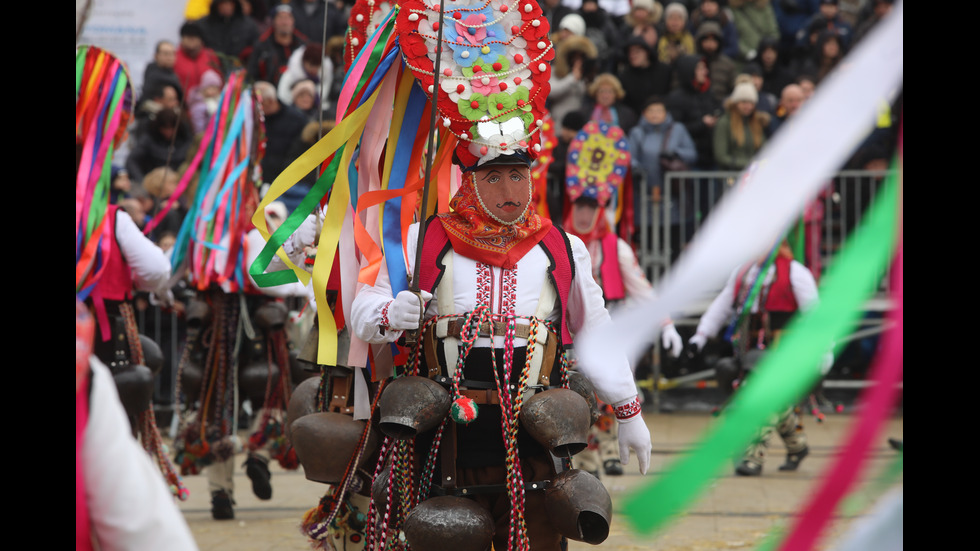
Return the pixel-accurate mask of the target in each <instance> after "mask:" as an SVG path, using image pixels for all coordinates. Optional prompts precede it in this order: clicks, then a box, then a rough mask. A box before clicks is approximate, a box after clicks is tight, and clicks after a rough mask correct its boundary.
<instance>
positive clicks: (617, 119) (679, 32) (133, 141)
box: [113, 0, 901, 223]
mask: <svg viewBox="0 0 980 551" xmlns="http://www.w3.org/2000/svg"><path fill="white" fill-rule="evenodd" d="M539 1H540V3H541V7H542V10H543V11H544V15H545V17H546V18H547V19H548V21H549V22H550V24H551V29H552V35H551V36H552V40H553V42H554V46H555V51H556V57H555V60H554V62H553V67H552V77H551V79H552V80H551V94H550V95H549V98H548V104H547V107H548V109H549V111H550V115H551V117H552V118H553V120H554V123H555V127H556V130H557V134H558V136H559V137H560V139H559V150H558V151H557V154H556V155H555V156H554V158H555V162H554V163H553V164H552V165H551V167H550V171H549V187H550V188H552V189H551V190H549V197H552V198H554V197H559V196H560V195H561V193H562V190H563V188H564V174H565V168H566V167H565V158H564V154H563V153H562V151H564V149H565V148H567V145H568V141H569V139H570V137H571V136H574V135H575V133H576V132H578V131H579V130H580V129H581V128H582V127H583V126H584V125H585V124H586V123H587V122H588V121H589V120H591V119H596V120H602V121H604V122H608V123H610V124H614V125H617V126H620V127H621V128H622V129H623V131H624V133H625V134H626V135H627V136H628V137H629V142H630V148H631V153H632V164H633V166H634V171H635V176H634V178H633V181H634V184H635V185H636V183H637V182H638V181H639V180H640V179H641V178H646V179H647V183H648V185H649V186H650V187H652V188H656V187H658V186H660V185H661V182H662V181H663V174H662V173H661V171H662V168H661V163H660V162H659V157H660V155H662V154H666V155H668V156H672V157H674V158H679V159H680V160H681V161H683V163H684V164H685V165H686V166H687V167H688V168H689V169H690V170H696V171H737V170H741V169H743V168H745V166H746V165H747V163H748V162H749V161H750V160H751V159H752V156H753V155H754V154H755V153H756V152H758V151H759V150H760V149H761V148H762V147H763V146H764V144H765V143H766V142H767V141H768V140H771V139H772V137H773V135H774V134H775V133H776V132H777V131H778V129H779V128H780V126H781V124H782V123H783V122H784V121H785V120H786V118H787V117H788V116H789V115H790V114H792V113H794V112H795V111H796V110H798V109H799V108H800V106H801V105H802V104H803V103H804V102H805V101H806V99H807V98H808V97H809V96H810V95H811V94H812V93H813V91H814V89H815V88H816V87H818V86H820V83H821V82H822V81H823V79H825V78H826V77H827V75H828V74H830V72H831V71H832V70H833V69H834V67H836V65H837V64H838V63H839V62H840V60H841V59H842V58H843V57H844V56H845V55H846V54H847V52H849V51H850V50H851V49H852V48H854V46H855V45H856V44H858V43H859V42H860V41H861V40H862V38H863V37H864V36H865V35H866V34H867V32H868V30H869V29H871V28H872V27H873V26H874V24H875V23H876V22H877V21H878V20H880V19H881V18H882V17H884V16H885V15H886V14H887V13H888V10H889V9H890V8H891V5H892V3H893V0H673V1H670V0H668V1H667V2H666V3H661V2H660V1H658V0H539ZM352 3H353V0H330V1H327V0H286V1H282V0H212V2H211V4H210V9H209V11H208V13H207V14H206V15H204V16H203V17H200V18H197V19H193V20H186V21H184V22H183V24H182V25H181V27H180V28H179V29H174V39H173V40H163V41H161V42H159V43H158V44H157V45H156V50H155V53H154V58H153V62H152V63H150V64H149V65H147V67H146V70H145V73H144V75H143V85H142V89H141V90H140V91H139V94H138V98H137V103H136V108H135V117H134V122H133V126H132V127H131V131H130V138H129V142H128V150H129V154H128V156H127V158H126V159H125V163H124V164H122V165H120V166H117V167H114V169H113V170H114V174H120V175H122V176H123V177H124V179H121V180H120V182H122V183H121V184H120V188H119V189H114V192H113V199H114V200H117V201H124V200H127V199H130V200H131V201H129V203H128V205H129V206H130V208H131V210H130V212H133V210H132V209H136V205H145V206H147V208H148V211H147V212H145V213H143V214H144V215H143V216H141V217H138V220H137V222H138V223H141V222H142V221H143V220H144V219H148V218H149V217H151V216H152V214H153V213H154V211H155V210H156V209H158V208H159V207H160V204H161V202H162V200H165V199H166V198H163V199H161V198H160V197H158V195H159V194H153V193H147V192H146V190H147V189H151V188H152V189H159V188H160V187H161V186H160V183H159V182H148V181H146V180H147V178H151V175H154V176H152V177H153V178H158V177H160V176H159V175H161V174H173V173H176V174H178V175H180V174H181V171H182V169H183V168H184V167H186V164H187V162H188V161H189V160H190V159H191V158H192V156H193V153H194V151H195V149H196V148H197V147H198V146H199V141H200V139H201V136H202V134H203V132H204V129H205V127H206V123H207V121H208V119H209V118H210V117H211V116H212V115H213V114H214V113H215V110H216V108H217V106H218V97H219V95H220V90H221V87H222V86H223V83H224V82H225V80H226V79H227V76H228V75H229V74H230V72H231V71H235V70H244V71H245V73H246V75H247V78H248V79H249V81H250V82H252V83H254V84H255V90H256V92H257V94H258V96H259V98H260V101H261V104H262V109H263V112H264V117H265V124H266V136H267V139H268V143H267V147H266V151H265V157H264V161H263V163H262V174H263V180H264V183H270V182H272V181H273V180H274V179H275V178H276V176H278V175H279V173H280V172H281V171H282V170H283V169H284V168H285V167H287V166H288V165H289V164H290V163H291V162H292V160H294V159H295V158H296V157H298V156H299V155H300V154H301V153H302V152H304V151H305V150H306V149H307V148H308V147H309V146H310V145H312V143H314V142H315V141H316V140H317V139H318V138H319V137H320V136H322V135H323V134H324V133H326V132H327V131H329V129H330V127H331V125H332V121H333V119H334V117H335V113H334V105H335V102H336V99H337V97H338V95H339V90H340V85H341V84H342V79H343V70H344V67H343V45H344V34H345V31H346V26H347V19H348V16H349V13H350V9H351V7H352ZM324 15H326V18H325V17H324ZM900 101H901V94H900V93H899V94H898V95H897V98H896V100H895V102H893V103H892V104H891V105H889V106H886V107H887V108H889V109H891V110H893V111H895V110H897V109H899V108H900ZM896 118H897V117H893V118H892V119H893V120H894V119H896ZM896 134H897V132H896V129H895V128H884V129H878V130H876V131H875V132H873V133H872V134H871V135H870V136H869V138H868V140H866V141H865V143H864V144H862V145H861V147H860V148H859V149H858V150H857V152H856V153H855V154H854V156H853V157H852V158H851V160H850V161H849V162H848V165H847V166H846V167H845V168H850V169H866V168H880V167H881V166H882V164H883V162H887V159H889V158H890V156H891V152H892V151H893V150H894V143H895V140H896ZM161 167H166V168H167V169H169V171H170V172H167V171H164V172H160V171H159V170H155V169H159V168H161ZM312 183H313V178H312V175H311V176H308V177H307V178H304V179H303V181H302V182H301V183H300V185H299V186H297V187H296V189H293V190H291V191H290V193H289V194H287V196H285V197H283V200H284V201H285V202H286V204H287V207H288V208H289V209H290V210H292V208H294V207H295V205H296V204H298V201H299V200H300V199H301V198H302V197H303V195H304V194H305V190H307V189H309V186H311V185H312ZM123 184H125V186H126V187H125V189H122V188H121V186H122V185H123ZM187 199H188V198H181V200H182V201H184V203H185V206H186V201H187ZM561 206H562V205H561V204H560V203H558V204H556V205H552V206H551V210H552V212H560V208H561ZM555 207H557V208H558V209H559V210H558V211H556V210H554V209H555ZM555 218H556V219H558V220H561V217H560V216H556V217H555Z"/></svg>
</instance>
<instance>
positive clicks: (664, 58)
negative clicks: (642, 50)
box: [657, 2, 695, 63]
mask: <svg viewBox="0 0 980 551" xmlns="http://www.w3.org/2000/svg"><path fill="white" fill-rule="evenodd" d="M687 18H688V14H687V8H685V7H684V4H681V3H680V2H671V3H670V4H667V7H666V8H665V9H664V25H663V34H662V35H661V36H660V41H659V42H657V56H658V57H659V58H660V61H661V62H663V63H673V62H674V61H675V60H676V59H677V58H678V57H680V56H682V55H686V54H693V53H695V45H694V36H693V35H692V34H691V32H690V31H688V30H687Z"/></svg>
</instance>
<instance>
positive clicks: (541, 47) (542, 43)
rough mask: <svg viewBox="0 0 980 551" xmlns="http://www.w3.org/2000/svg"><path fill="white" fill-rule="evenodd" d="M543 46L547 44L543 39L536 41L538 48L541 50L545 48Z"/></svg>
mask: <svg viewBox="0 0 980 551" xmlns="http://www.w3.org/2000/svg"><path fill="white" fill-rule="evenodd" d="M545 46H547V44H545V43H544V41H541V42H538V49H539V50H543V49H544V48H545Z"/></svg>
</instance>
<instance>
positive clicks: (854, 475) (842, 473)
mask: <svg viewBox="0 0 980 551" xmlns="http://www.w3.org/2000/svg"><path fill="white" fill-rule="evenodd" d="M899 227H900V228H901V224H900V225H899ZM899 231H901V230H899ZM902 250H903V247H902V236H901V234H899V237H898V246H897V252H896V253H895V259H894V261H893V266H892V273H891V277H892V279H891V299H892V301H893V303H894V304H893V308H892V309H891V311H889V313H888V315H887V320H888V322H889V323H891V324H894V325H892V327H891V328H890V329H889V330H888V331H886V332H885V333H884V335H883V336H882V340H881V347H880V350H879V352H878V354H877V356H876V357H875V361H874V363H873V364H872V368H871V373H870V374H869V375H870V377H869V379H871V380H872V381H874V384H873V385H872V386H870V387H869V388H868V389H867V390H865V391H864V393H863V394H862V396H861V400H860V402H859V404H860V411H861V417H860V418H859V419H858V421H857V423H856V425H855V427H854V429H853V431H852V432H851V435H850V437H849V438H848V441H847V444H846V446H845V447H844V449H843V452H842V453H841V454H840V455H839V456H838V457H837V460H836V462H835V463H834V464H833V465H832V466H831V468H830V469H829V471H828V472H827V473H826V474H825V475H824V476H823V477H821V478H822V480H823V484H822V486H821V487H820V489H819V490H818V491H817V492H816V494H814V495H813V497H812V498H811V500H810V502H809V503H808V504H807V506H806V507H805V508H804V509H803V512H802V513H801V514H800V516H799V517H797V521H796V524H795V526H794V527H793V529H792V530H791V532H790V535H789V536H788V537H787V538H786V539H785V541H784V542H783V544H782V546H781V547H780V549H781V550H782V551H800V550H805V549H813V546H814V544H815V543H816V541H817V539H818V538H819V537H820V534H821V532H822V531H823V529H824V528H825V527H826V525H827V522H828V521H829V519H830V517H831V515H832V514H833V513H834V510H835V509H836V508H837V504H838V503H839V502H840V500H841V498H842V497H843V496H844V495H846V494H847V492H848V491H849V489H850V488H851V486H852V485H854V483H855V481H856V480H858V478H859V476H860V475H861V473H862V472H863V471H864V469H865V468H866V466H867V458H868V451H869V449H870V447H871V445H872V443H874V442H877V441H878V437H879V436H880V433H881V430H882V428H883V426H884V424H885V420H886V419H887V417H888V416H889V414H890V412H891V410H892V406H893V405H894V403H895V399H896V398H897V397H898V390H897V383H898V382H899V381H901V379H902V374H903V369H902V367H903V366H902V361H903V330H902V318H903V306H902V302H903V301H902V280H903V277H902V271H903V268H902V266H903V262H902V257H903V254H902Z"/></svg>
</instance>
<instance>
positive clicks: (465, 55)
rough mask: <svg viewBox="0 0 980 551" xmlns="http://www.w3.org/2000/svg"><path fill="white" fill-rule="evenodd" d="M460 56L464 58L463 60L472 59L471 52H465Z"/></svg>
mask: <svg viewBox="0 0 980 551" xmlns="http://www.w3.org/2000/svg"><path fill="white" fill-rule="evenodd" d="M459 56H460V57H462V58H463V59H468V58H469V57H470V51H469V50H463V53H461V54H459Z"/></svg>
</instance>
